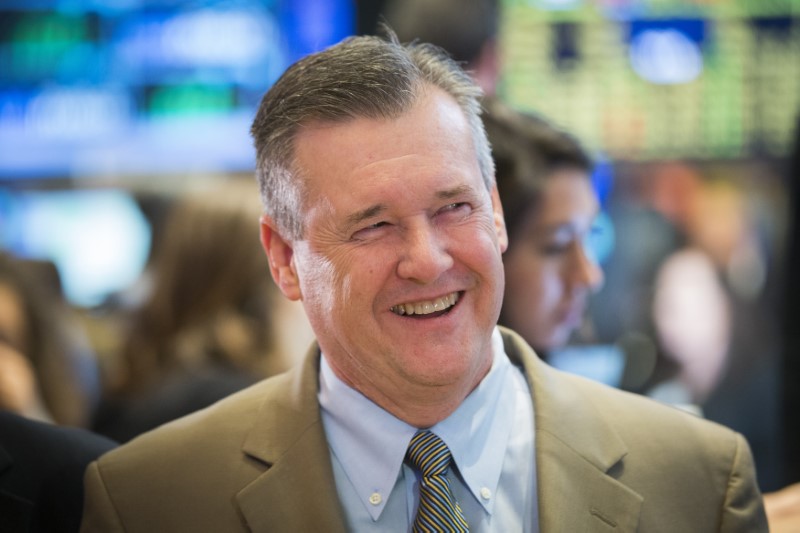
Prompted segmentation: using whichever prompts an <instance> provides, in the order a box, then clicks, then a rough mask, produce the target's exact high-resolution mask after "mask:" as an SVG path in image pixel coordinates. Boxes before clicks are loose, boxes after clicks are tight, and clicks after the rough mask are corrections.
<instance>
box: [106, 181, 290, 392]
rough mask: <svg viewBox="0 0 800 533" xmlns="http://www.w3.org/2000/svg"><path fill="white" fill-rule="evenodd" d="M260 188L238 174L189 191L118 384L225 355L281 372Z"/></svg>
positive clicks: (171, 219) (170, 228) (158, 260)
mask: <svg viewBox="0 0 800 533" xmlns="http://www.w3.org/2000/svg"><path fill="white" fill-rule="evenodd" d="M259 214H260V211H259V204H258V191H257V189H256V188H255V186H254V185H253V184H252V182H250V181H247V183H242V182H240V181H230V182H225V183H224V184H221V185H220V186H212V187H211V188H209V189H200V190H197V191H192V192H189V193H186V194H185V196H183V197H181V198H180V199H178V200H177V202H176V204H175V206H174V207H173V208H172V210H171V212H170V214H169V215H168V217H167V221H166V225H165V227H164V234H163V236H162V238H161V239H160V240H159V246H158V247H157V248H156V249H155V250H154V257H153V264H152V272H151V275H152V285H151V288H150V294H149V297H148V298H147V299H146V301H145V302H144V303H143V304H142V306H141V307H140V308H139V309H137V310H135V311H134V312H133V316H132V317H131V321H130V330H129V334H128V336H127V341H126V342H125V344H124V346H123V349H122V361H121V362H122V368H121V369H120V370H121V374H120V376H119V381H118V382H117V383H116V384H115V387H114V388H115V389H116V390H118V391H125V392H135V391H138V390H141V389H142V388H144V387H146V386H147V385H148V384H149V383H151V382H152V381H153V380H154V379H157V378H158V376H160V375H161V374H162V373H164V372H167V371H170V370H175V369H179V368H181V367H192V366H193V365H195V364H201V363H204V362H209V361H213V362H217V363H220V364H225V365H231V366H233V367H237V368H242V369H247V370H248V371H253V372H255V373H257V374H258V375H266V374H270V373H274V372H275V371H277V370H278V369H277V368H272V365H273V363H275V361H274V360H273V358H271V357H269V355H270V352H272V350H273V346H274V344H273V341H274V332H273V331H272V328H271V323H272V316H271V315H272V311H273V310H272V306H271V298H272V296H273V294H274V290H273V284H272V281H271V278H270V276H269V269H268V267H267V260H266V257H265V255H264V253H263V250H262V249H261V246H260V243H259V240H258V217H259Z"/></svg>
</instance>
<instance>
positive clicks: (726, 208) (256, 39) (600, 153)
mask: <svg viewBox="0 0 800 533" xmlns="http://www.w3.org/2000/svg"><path fill="white" fill-rule="evenodd" d="M383 6H384V2H382V1H379V0H375V1H367V0H362V1H354V0H217V1H212V0H195V1H177V0H84V1H77V0H3V1H2V2H0V247H1V248H2V249H4V250H6V251H7V252H9V253H11V254H13V255H14V256H16V257H19V258H23V259H25V260H30V261H46V262H50V263H52V264H53V265H55V267H56V269H57V272H58V275H59V286H60V288H61V289H62V290H63V294H64V297H65V298H66V300H67V301H68V302H69V303H70V305H72V306H73V308H74V310H75V312H76V313H78V314H79V316H80V317H81V318H82V320H83V324H84V326H85V328H86V334H87V336H88V338H89V339H90V341H91V342H92V345H93V348H94V351H95V352H96V354H97V357H98V360H99V361H100V366H101V370H102V372H104V373H108V372H112V371H113V368H114V361H115V357H116V355H117V352H118V350H119V344H120V340H119V338H120V335H121V333H120V330H121V329H124V324H122V323H121V320H122V319H121V318H120V317H121V314H120V310H125V309H130V308H134V307H135V306H136V305H137V304H138V303H139V302H141V300H142V298H143V296H142V295H143V293H146V291H147V277H146V275H145V274H146V272H147V268H148V264H149V261H150V252H151V250H152V249H153V248H154V247H155V246H156V244H157V242H158V240H159V238H160V237H161V235H162V232H161V231H160V229H161V227H162V224H163V221H164V220H165V217H166V214H167V213H168V212H169V209H170V207H171V205H172V204H173V203H174V200H175V199H176V198H180V197H181V196H183V195H185V194H186V193H187V191H189V190H192V189H196V188H198V187H204V186H206V185H207V184H208V183H216V182H220V181H226V180H252V179H253V177H252V172H253V168H254V162H253V159H254V155H253V149H252V143H251V141H250V139H249V136H248V129H249V124H250V121H251V119H252V116H253V114H254V112H255V108H256V106H257V104H258V102H259V99H260V97H261V95H262V94H263V93H264V91H265V90H266V89H267V88H268V87H269V85H270V84H271V83H272V82H273V81H274V80H275V79H276V78H277V76H279V75H280V73H281V72H282V71H283V70H284V68H285V67H286V66H288V65H289V64H290V63H291V62H293V61H294V60H296V59H297V58H299V57H301V56H302V55H304V54H307V53H309V52H311V51H315V50H318V49H321V48H324V47H326V46H328V45H330V44H333V43H335V42H337V41H339V40H340V39H342V38H343V37H345V36H347V35H351V34H364V33H374V32H375V31H376V24H377V22H378V20H379V18H380V16H381V14H382V9H383ZM499 7H500V19H499V21H500V22H499V34H498V41H497V44H498V51H499V57H500V78H499V82H498V86H497V89H496V92H497V96H498V97H499V98H501V99H503V100H505V101H506V102H508V103H509V104H511V105H512V106H515V107H517V108H520V109H526V110H534V111H537V112H539V113H542V114H544V115H545V116H547V117H549V118H550V119H552V120H553V121H554V122H556V123H557V124H559V125H561V126H563V127H564V128H566V129H567V130H569V131H571V132H573V133H574V134H576V135H577V136H578V137H580V138H581V139H582V140H583V141H584V142H585V143H586V144H587V146H588V147H589V148H590V149H591V150H592V152H593V153H594V154H595V155H596V156H597V158H598V161H599V165H598V169H597V171H596V173H595V176H594V181H595V185H596V188H597V191H598V193H599V195H600V197H601V200H602V203H603V215H602V216H603V217H604V224H605V228H606V231H604V233H603V236H602V238H601V239H599V240H598V245H597V246H598V250H597V251H598V253H599V254H600V255H601V256H602V258H603V265H604V268H605V270H606V280H607V281H606V284H605V287H604V288H603V289H602V291H601V292H600V293H599V294H598V295H597V297H596V298H595V301H594V302H593V308H592V313H591V316H590V317H589V318H590V319H589V320H587V324H586V327H585V328H582V330H581V332H580V334H579V335H578V337H577V338H576V339H575V345H576V346H583V347H584V348H585V349H584V351H583V352H582V357H584V356H587V354H589V353H592V354H595V355H596V354H606V355H608V354H611V355H610V356H609V357H610V359H609V358H605V359H604V358H603V357H605V355H603V356H598V357H600V359H596V360H597V361H604V362H605V363H604V364H611V365H612V367H611V368H612V371H610V372H608V371H606V372H605V374H604V376H605V380H606V381H609V382H611V383H612V384H614V385H615V386H620V387H623V388H627V389H629V390H634V391H642V390H644V388H645V387H648V386H651V385H653V384H654V383H669V382H670V379H671V378H673V377H675V375H676V371H675V363H676V361H677V362H679V361H681V360H682V359H681V358H692V357H693V356H694V354H697V353H700V354H702V356H703V357H705V356H707V355H708V357H706V358H705V359H704V361H705V363H704V364H705V366H704V369H703V370H702V375H703V376H704V378H703V380H701V381H702V383H698V385H697V388H696V390H695V391H694V392H693V394H695V398H694V400H695V401H696V402H698V403H701V404H702V406H703V411H704V414H705V415H706V416H707V417H709V418H711V419H714V420H717V421H720V422H722V423H725V424H728V425H730V426H731V427H734V428H735V429H737V430H739V431H741V432H743V433H745V435H746V436H747V437H748V439H749V440H750V442H751V445H752V446H753V448H754V452H755V453H756V455H757V459H758V461H759V470H760V476H761V481H762V487H763V488H764V489H765V490H773V489H775V488H778V487H779V486H782V485H784V484H786V483H787V482H790V481H797V480H800V459H798V457H797V454H796V453H795V451H796V450H798V449H800V427H799V426H800V424H798V423H797V422H796V421H795V420H794V418H793V416H792V413H796V412H798V408H799V407H800V388H799V387H798V384H799V383H800V381H798V380H800V324H798V321H797V319H796V317H798V316H800V303H799V302H800V300H798V295H800V287H798V286H797V284H798V283H800V282H798V280H797V278H796V276H795V275H794V273H795V272H797V271H798V269H800V255H798V254H800V243H799V242H798V241H797V237H796V231H795V229H794V228H796V227H797V222H796V220H795V217H796V216H797V215H796V213H797V202H798V200H800V198H798V195H799V194H800V190H798V189H797V184H796V182H797V179H798V165H797V157H798V142H799V141H798V111H799V110H800V1H798V0H782V1H781V0H764V1H759V2H753V1H749V0H593V1H590V0H500V1H499ZM793 158H794V159H793ZM792 161H794V164H792ZM254 191H255V186H254ZM254 238H255V221H254ZM715 310H717V311H715ZM719 310H722V311H719ZM287 312H288V311H287ZM678 319H682V320H678ZM298 335H299V334H298ZM290 337H291V336H290ZM302 339H303V340H302V342H297V339H296V338H289V339H288V340H287V341H286V342H287V345H291V346H292V350H294V351H297V352H300V351H302V348H301V347H302V346H303V345H304V342H305V337H302ZM293 341H294V342H293ZM590 348H591V350H590ZM709 354H712V355H709ZM567 356H568V354H565V357H567ZM614 358H616V359H619V358H625V359H627V360H629V361H635V362H636V364H634V365H628V368H629V369H632V370H629V371H627V375H624V376H623V375H614V372H613V368H621V367H614V366H613V361H614ZM584 360H585V359H584ZM609 361H611V363H609ZM607 368H608V367H607ZM659 379H660V380H661V381H658V380H659Z"/></svg>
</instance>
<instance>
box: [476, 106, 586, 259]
mask: <svg viewBox="0 0 800 533" xmlns="http://www.w3.org/2000/svg"><path fill="white" fill-rule="evenodd" d="M483 123H484V126H485V127H486V134H487V136H488V137H489V141H490V142H491V145H492V157H493V158H494V164H495V181H496V182H497V188H498V192H499V193H500V202H501V203H502V205H503V216H504V218H505V221H506V228H507V230H508V237H509V248H511V247H513V246H514V243H515V242H516V240H517V239H515V236H516V235H515V234H516V233H517V232H518V231H519V230H520V228H521V227H522V224H523V222H524V220H525V218H526V216H527V215H528V214H529V213H531V212H533V211H535V209H536V207H537V206H538V204H539V201H540V196H541V193H542V188H543V187H544V185H545V184H546V183H547V180H548V179H549V177H550V176H551V175H552V174H553V173H554V172H555V171H557V170H561V169H565V168H567V169H575V170H581V171H584V172H586V174H587V175H588V174H591V172H592V168H593V165H594V163H593V161H592V157H591V156H590V155H589V153H588V151H587V150H586V149H585V148H584V147H583V146H582V144H581V143H580V142H579V141H578V139H577V138H576V137H574V136H573V135H571V134H570V133H568V132H566V131H564V130H562V129H560V128H558V127H557V126H556V125H554V124H553V123H551V122H550V121H548V120H546V119H545V118H543V117H540V116H538V115H535V114H533V113H523V112H520V111H517V110H514V109H512V108H510V107H508V106H506V105H504V104H502V103H500V102H498V101H492V102H491V103H490V105H489V106H488V109H487V112H486V113H484V115H483Z"/></svg>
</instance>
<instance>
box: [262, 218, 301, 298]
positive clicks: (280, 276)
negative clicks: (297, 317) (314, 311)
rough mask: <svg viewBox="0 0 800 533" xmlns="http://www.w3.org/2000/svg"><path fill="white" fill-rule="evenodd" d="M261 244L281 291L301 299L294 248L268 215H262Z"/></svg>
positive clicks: (290, 296)
mask: <svg viewBox="0 0 800 533" xmlns="http://www.w3.org/2000/svg"><path fill="white" fill-rule="evenodd" d="M261 246H263V247H264V252H265V253H266V254H267V258H268V259H269V271H270V272H271V273H272V279H274V280H275V283H276V284H277V285H278V287H279V288H280V289H281V292H282V293H283V294H284V296H286V297H287V298H289V299H290V300H301V299H302V294H301V292H300V282H299V278H298V277H297V270H296V269H295V265H294V249H293V248H292V244H291V243H290V242H289V241H287V240H286V239H284V238H283V237H282V236H281V235H280V233H278V229H277V228H276V226H275V223H274V222H273V221H272V219H270V218H269V217H268V216H267V215H262V216H261Z"/></svg>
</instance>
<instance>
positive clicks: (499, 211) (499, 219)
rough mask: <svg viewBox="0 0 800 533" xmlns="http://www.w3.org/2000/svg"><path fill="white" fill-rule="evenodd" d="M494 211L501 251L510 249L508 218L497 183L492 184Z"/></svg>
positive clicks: (495, 226)
mask: <svg viewBox="0 0 800 533" xmlns="http://www.w3.org/2000/svg"><path fill="white" fill-rule="evenodd" d="M492 211H494V228H495V231H496V232H497V242H498V244H499V245H500V252H501V253H503V252H505V251H506V250H507V249H508V232H507V231H506V219H505V217H504V216H503V206H502V204H501V203H500V194H499V193H498V192H497V185H496V184H495V185H493V186H492Z"/></svg>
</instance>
